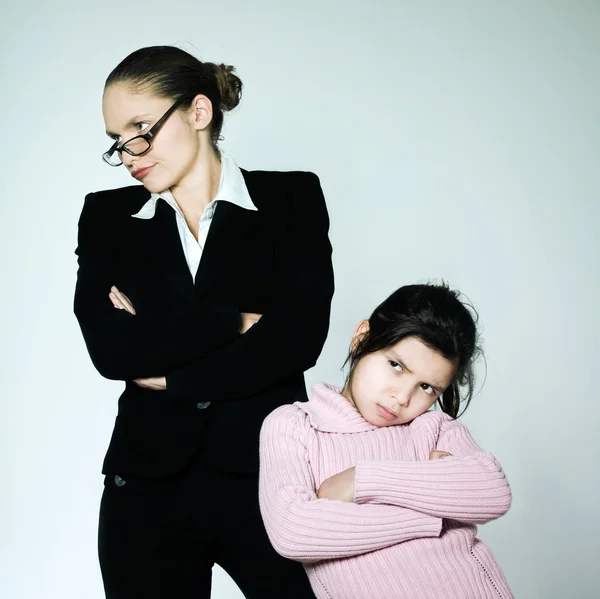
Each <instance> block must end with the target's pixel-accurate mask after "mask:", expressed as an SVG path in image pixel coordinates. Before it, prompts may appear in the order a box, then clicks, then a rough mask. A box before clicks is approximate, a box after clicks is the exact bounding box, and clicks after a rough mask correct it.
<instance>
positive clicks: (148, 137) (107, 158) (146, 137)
mask: <svg viewBox="0 0 600 599" xmlns="http://www.w3.org/2000/svg"><path fill="white" fill-rule="evenodd" d="M184 99H185V98H179V100H177V102H175V104H173V106H171V108H169V110H167V112H165V114H163V115H162V116H161V117H160V118H159V119H158V121H156V123H154V125H153V126H152V127H151V128H150V130H149V131H148V132H147V133H144V134H143V135H136V136H135V137H132V138H131V139H128V140H127V141H126V142H124V143H123V144H122V145H121V146H119V142H118V141H115V143H114V144H113V145H112V146H111V147H110V149H109V150H108V151H106V152H104V154H102V159H103V160H104V162H106V164H109V165H110V166H121V165H122V164H123V161H122V160H120V157H121V153H122V152H127V153H128V154H129V155H130V156H143V155H144V154H146V153H147V152H148V151H149V150H150V148H151V147H152V138H153V137H154V136H155V135H156V134H157V133H158V131H159V130H160V128H161V127H162V126H163V125H164V124H165V122H166V121H167V119H168V118H169V117H170V116H171V115H172V114H173V113H174V112H175V110H176V109H177V108H178V107H179V106H180V105H181V104H182V103H183V101H184ZM141 140H143V141H144V142H145V144H146V145H145V147H143V149H142V150H141V151H135V150H132V149H131V148H129V147H127V146H128V145H130V144H131V145H133V142H137V144H139V143H140V141H141ZM115 152H117V154H118V155H119V162H112V161H113V160H114V158H113V154H114V153H115Z"/></svg>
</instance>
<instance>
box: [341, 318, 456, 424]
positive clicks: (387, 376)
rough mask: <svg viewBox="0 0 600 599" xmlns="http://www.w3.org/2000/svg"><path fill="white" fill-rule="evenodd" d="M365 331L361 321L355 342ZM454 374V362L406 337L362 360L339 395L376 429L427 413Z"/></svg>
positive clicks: (420, 342)
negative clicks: (376, 427)
mask: <svg viewBox="0 0 600 599" xmlns="http://www.w3.org/2000/svg"><path fill="white" fill-rule="evenodd" d="M366 331H368V322H367V321H363V322H362V323H361V324H360V325H359V327H358V329H357V331H356V334H355V342H356V341H357V340H358V339H359V338H360V337H361V336H362V335H363V334H365V333H366ZM455 374H456V362H454V361H451V360H448V359H447V358H445V357H444V356H442V355H441V354H440V353H438V352H437V351H435V350H433V349H431V348H430V347H428V346H427V345H425V344H424V343H423V342H422V341H421V340H420V339H418V338H417V337H407V338H405V339H402V341H399V342H398V343H396V345H393V346H391V347H388V348H387V349H382V350H379V351H377V352H373V353H370V354H367V355H365V356H364V357H363V358H361V359H360V361H359V362H358V364H357V365H356V367H355V368H354V372H353V373H352V377H351V379H350V381H349V383H348V385H347V386H346V387H345V388H344V390H343V391H342V395H344V397H346V399H348V400H349V401H350V402H351V403H352V404H353V405H354V406H355V407H356V409H357V410H358V411H359V412H360V414H361V415H362V417H363V418H364V419H365V420H366V421H367V422H370V423H371V424H373V425H375V426H391V425H394V424H405V423H407V422H411V421H412V420H414V419H415V418H417V416H420V415H421V414H424V413H425V412H426V411H427V410H429V408H431V406H432V405H433V404H434V403H435V402H436V400H437V398H438V397H439V396H440V395H441V394H442V392H443V391H444V390H445V389H446V388H447V387H448V386H449V385H450V384H451V383H452V380H453V378H454V376H455Z"/></svg>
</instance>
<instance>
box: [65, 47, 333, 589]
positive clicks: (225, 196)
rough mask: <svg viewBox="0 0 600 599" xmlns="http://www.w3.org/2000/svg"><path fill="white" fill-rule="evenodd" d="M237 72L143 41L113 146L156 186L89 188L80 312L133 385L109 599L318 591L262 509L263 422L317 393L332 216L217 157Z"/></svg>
mask: <svg viewBox="0 0 600 599" xmlns="http://www.w3.org/2000/svg"><path fill="white" fill-rule="evenodd" d="M241 89H242V84H241V81H240V80H239V79H238V77H237V76H236V75H235V74H234V71H233V68H232V67H228V66H225V65H220V66H217V65H215V64H212V63H202V62H200V61H198V60H197V59H196V58H194V57H192V56H191V55H189V54H188V53H186V52H184V51H182V50H180V49H178V48H174V47H169V46H159V47H150V48H143V49H141V50H138V51H136V52H134V53H133V54H131V55H130V56H128V57H127V58H125V59H124V60H123V61H122V62H121V63H120V64H119V65H118V66H117V67H116V68H115V69H114V71H113V72H112V73H111V74H110V75H109V77H108V79H107V81H106V85H105V90H104V97H103V113H104V119H105V123H106V129H107V133H108V135H109V136H110V137H111V138H112V139H113V140H114V143H113V144H112V146H111V148H110V149H109V150H108V151H107V152H106V153H105V154H104V156H103V157H104V159H105V161H106V162H108V163H109V164H111V165H113V166H118V165H120V164H123V165H124V166H125V167H126V168H127V169H128V170H129V171H130V173H131V174H132V176H133V177H134V178H136V179H138V180H139V181H141V182H142V184H143V185H134V186H131V187H125V188H121V189H116V190H111V191H104V192H99V193H93V194H89V195H88V196H87V197H86V200H85V205H84V208H83V211H82V214H81V219H80V222H79V238H78V248H77V252H76V253H77V255H78V257H79V270H78V275H77V287H76V292H75V314H76V316H77V318H78V320H79V323H80V326H81V329H82V332H83V336H84V338H85V341H86V344H87V348H88V351H89V353H90V356H91V358H92V361H93V363H94V365H95V367H96V368H97V370H98V371H99V372H100V374H101V375H103V376H105V377H106V378H109V379H115V380H122V381H125V390H124V392H123V394H122V395H121V397H120V399H119V410H118V416H117V419H116V423H115V428H114V431H113V435H112V439H111V442H110V446H109V448H108V452H107V454H106V458H105V461H104V467H103V473H104V474H105V475H106V477H105V489H104V494H103V497H102V503H101V507H100V526H99V554H100V565H101V569H102V576H103V580H104V587H105V591H106V596H107V597H109V598H110V599H120V598H123V599H125V598H126V599H132V598H135V597H140V598H141V597H143V598H144V599H150V598H153V597H156V598H157V599H158V598H161V599H164V598H165V597H169V598H170V599H176V598H179V597H181V598H183V597H185V598H187V597H192V596H193V597H195V598H198V599H200V598H202V597H209V596H210V586H211V585H210V580H211V569H212V566H213V564H214V563H218V564H219V565H221V566H222V567H223V568H224V569H225V570H226V571H227V572H228V573H229V574H230V575H231V576H232V578H233V579H234V580H235V581H236V583H237V584H238V586H239V587H240V588H241V590H242V592H243V593H244V594H245V596H246V597H249V598H252V597H257V598H258V597H260V598H261V599H264V598H268V597H279V598H280V597H312V596H313V595H312V593H311V591H310V585H309V583H308V580H307V579H306V576H305V574H304V572H303V570H302V566H301V565H300V564H297V563H294V562H292V561H288V560H285V559H283V558H281V557H280V556H278V555H277V554H276V552H275V551H274V550H273V549H272V548H271V546H270V544H269V541H268V538H267V536H266V533H265V531H264V527H263V524H262V521H261V519H260V512H259V507H258V437H259V430H260V427H261V424H262V421H263V419H264V418H265V416H266V415H267V414H268V413H269V412H271V411H272V410H273V409H274V408H276V407H277V406H279V405H282V404H285V403H292V402H294V401H297V400H305V399H306V392H305V386H304V376H303V372H304V371H305V370H306V369H308V368H310V367H311V366H312V365H313V364H314V363H315V361H316V359H317V357H318V355H319V353H320V351H321V349H322V346H323V343H324V341H325V338H326V335H327V329H328V326H329V311H330V304H331V298H332V295H333V272H332V265H331V245H330V243H329V240H328V227H329V220H328V216H327V211H326V207H325V203H324V199H323V194H322V192H321V188H320V186H319V182H318V179H317V177H316V176H315V175H313V174H311V173H304V172H290V173H276V172H264V171H255V172H247V171H244V170H241V169H239V168H238V167H237V165H236V164H235V162H234V161H233V160H232V159H231V158H230V157H228V156H226V155H225V154H223V153H222V152H220V151H219V148H218V146H217V142H218V140H219V136H220V132H221V127H222V124H223V112H224V111H227V110H231V109H232V108H234V107H235V106H236V105H237V104H238V102H239V99H240V96H241Z"/></svg>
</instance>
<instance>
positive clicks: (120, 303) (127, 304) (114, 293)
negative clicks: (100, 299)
mask: <svg viewBox="0 0 600 599" xmlns="http://www.w3.org/2000/svg"><path fill="white" fill-rule="evenodd" d="M108 297H109V298H110V301H111V302H112V303H113V306H114V307H115V308H117V309H118V310H127V312H129V314H135V308H134V307H133V304H132V303H131V300H130V299H129V298H128V297H127V296H126V295H125V294H124V293H121V292H120V291H119V290H118V289H117V288H116V286H115V285H113V286H112V287H111V288H110V293H109V294H108Z"/></svg>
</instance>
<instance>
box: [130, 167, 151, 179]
mask: <svg viewBox="0 0 600 599" xmlns="http://www.w3.org/2000/svg"><path fill="white" fill-rule="evenodd" d="M154 166H155V165H152V166H147V167H145V168H140V169H138V170H137V171H132V172H131V176H132V177H135V178H136V179H137V180H138V181H141V180H142V179H143V178H144V177H145V176H146V175H147V174H148V173H149V172H150V171H151V170H152V169H153V168H154Z"/></svg>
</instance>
